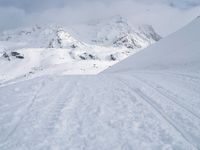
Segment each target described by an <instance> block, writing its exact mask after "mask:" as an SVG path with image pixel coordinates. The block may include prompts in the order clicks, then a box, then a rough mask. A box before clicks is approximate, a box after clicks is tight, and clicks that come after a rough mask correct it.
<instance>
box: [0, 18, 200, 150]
mask: <svg viewBox="0 0 200 150" xmlns="http://www.w3.org/2000/svg"><path fill="white" fill-rule="evenodd" d="M199 27H200V18H198V19H196V20H195V21H193V22H192V23H191V24H190V25H188V26H186V27H185V28H183V29H182V30H180V31H178V32H177V33H174V34H173V35H171V36H169V37H168V38H166V39H163V40H162V41H160V42H159V43H158V44H156V45H155V46H152V47H150V48H147V49H145V50H143V51H142V52H139V53H138V54H136V55H133V56H131V57H130V58H128V59H127V60H125V61H124V62H122V63H119V64H117V65H115V66H114V67H111V68H110V69H108V70H107V71H105V72H103V73H101V74H99V75H95V76H89V75H88V76H78V75H77V76H74V75H73V76H69V75H68V76H67V75H47V76H41V77H38V78H34V79H30V80H11V81H8V82H6V83H3V84H2V85H1V86H0V133H1V134H0V149H1V150H27V149H28V150H41V149H42V150H112V149H114V150H143V149H145V150H199V149H200V109H199V108H200V72H199V70H200V65H199V64H200V63H199V62H200V55H199V51H200V45H199V39H200V33H199ZM171 39H172V40H171ZM172 41H173V43H172ZM147 56H149V57H147ZM161 56H162V57H161ZM167 58H168V59H169V60H168V59H167ZM198 58H199V59H198ZM170 59H171V61H170ZM135 63H139V64H135Z"/></svg>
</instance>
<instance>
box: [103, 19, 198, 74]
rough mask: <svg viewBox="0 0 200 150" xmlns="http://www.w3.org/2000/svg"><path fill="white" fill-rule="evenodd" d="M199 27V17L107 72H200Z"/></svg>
mask: <svg viewBox="0 0 200 150" xmlns="http://www.w3.org/2000/svg"><path fill="white" fill-rule="evenodd" d="M199 27H200V18H199V17H198V18H196V19H195V20H194V21H193V22H192V23H190V24H189V25H188V26H186V27H185V28H183V29H181V30H179V31H177V32H176V33H174V34H172V35H170V36H168V37H166V38H165V39H162V40H161V41H160V42H158V43H156V44H154V45H152V46H150V47H149V48H147V49H145V50H144V51H141V52H139V53H137V54H136V55H134V56H132V57H129V58H128V59H126V60H124V61H122V62H120V63H119V64H116V65H115V66H113V67H112V68H110V69H108V70H106V71H105V72H122V71H124V72H127V71H133V70H134V71H135V70H177V69H178V70H188V71H195V72H200V50H199V47H200V41H199V39H200V30H199Z"/></svg>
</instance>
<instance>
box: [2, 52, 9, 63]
mask: <svg viewBox="0 0 200 150" xmlns="http://www.w3.org/2000/svg"><path fill="white" fill-rule="evenodd" d="M3 57H4V58H6V59H8V61H10V57H9V55H8V54H7V53H6V52H4V53H3Z"/></svg>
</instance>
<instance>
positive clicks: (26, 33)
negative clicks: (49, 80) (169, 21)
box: [0, 16, 160, 82]
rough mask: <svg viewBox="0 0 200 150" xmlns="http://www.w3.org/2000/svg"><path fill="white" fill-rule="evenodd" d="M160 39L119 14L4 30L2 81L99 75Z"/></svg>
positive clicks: (0, 57)
mask: <svg viewBox="0 0 200 150" xmlns="http://www.w3.org/2000/svg"><path fill="white" fill-rule="evenodd" d="M159 39H160V36H159V35H158V34H157V33H156V32H155V31H154V30H153V28H152V27H151V26H148V25H142V26H138V27H137V28H132V27H131V26H130V25H129V24H128V23H127V21H126V20H125V19H123V18H122V17H120V16H115V17H112V18H108V19H101V20H95V21H90V22H89V23H84V24H82V25H81V24H79V25H74V26H60V25H41V26H39V25H37V26H33V27H27V28H23V29H16V30H11V31H4V32H3V33H1V34H0V67H1V70H0V80H1V81H2V82H3V81H6V80H9V79H14V78H23V77H29V76H32V77H34V76H38V75H39V76H40V75H42V74H96V73H98V72H100V71H102V70H104V69H106V68H107V67H109V66H112V65H113V64H115V63H117V62H118V61H120V60H122V59H124V58H126V57H128V56H130V55H131V54H134V53H136V52H138V51H139V50H140V49H143V48H145V47H147V46H149V45H151V44H153V43H154V42H156V41H158V40H159ZM10 68H12V69H10Z"/></svg>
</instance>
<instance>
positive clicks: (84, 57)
mask: <svg viewBox="0 0 200 150" xmlns="http://www.w3.org/2000/svg"><path fill="white" fill-rule="evenodd" d="M79 57H80V58H81V59H82V60H96V59H97V58H96V56H94V55H92V54H88V53H83V54H81V55H80V56H79Z"/></svg>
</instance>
